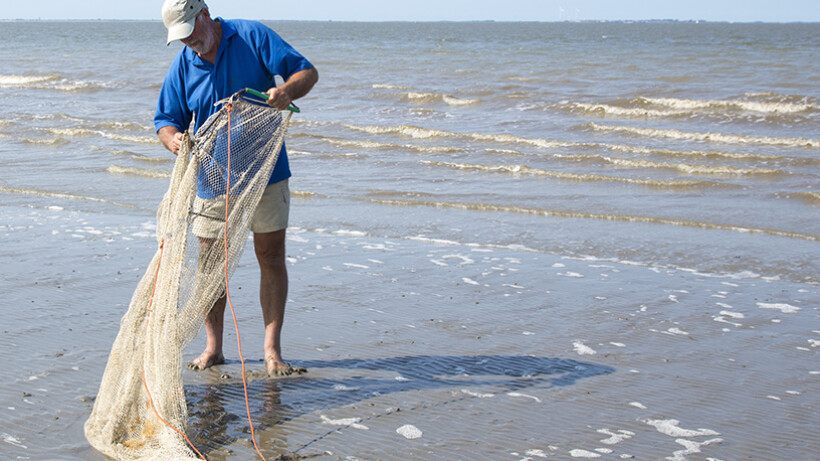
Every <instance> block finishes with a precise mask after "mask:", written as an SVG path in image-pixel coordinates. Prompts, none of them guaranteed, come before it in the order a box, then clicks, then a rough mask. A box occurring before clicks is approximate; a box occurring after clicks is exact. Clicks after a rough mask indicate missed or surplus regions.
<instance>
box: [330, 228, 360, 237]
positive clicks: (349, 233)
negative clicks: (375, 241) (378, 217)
mask: <svg viewBox="0 0 820 461" xmlns="http://www.w3.org/2000/svg"><path fill="white" fill-rule="evenodd" d="M331 233H332V234H333V235H346V236H349V237H366V236H367V232H362V231H354V230H346V229H340V230H336V231H333V232H331Z"/></svg>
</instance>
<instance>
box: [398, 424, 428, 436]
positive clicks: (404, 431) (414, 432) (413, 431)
mask: <svg viewBox="0 0 820 461" xmlns="http://www.w3.org/2000/svg"><path fill="white" fill-rule="evenodd" d="M396 432H397V433H398V434H399V435H401V436H402V437H404V438H405V439H409V440H413V439H418V438H421V436H422V435H423V432H421V431H420V430H419V428H417V427H416V426H413V425H412V424H405V425H404V426H402V427H400V428H398V429H396Z"/></svg>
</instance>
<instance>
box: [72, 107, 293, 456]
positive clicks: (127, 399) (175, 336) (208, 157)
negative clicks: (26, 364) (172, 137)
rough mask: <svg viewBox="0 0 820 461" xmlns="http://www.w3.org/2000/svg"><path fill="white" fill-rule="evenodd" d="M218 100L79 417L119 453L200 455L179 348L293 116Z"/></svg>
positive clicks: (168, 201) (225, 264)
mask: <svg viewBox="0 0 820 461" xmlns="http://www.w3.org/2000/svg"><path fill="white" fill-rule="evenodd" d="M222 102H223V103H225V102H227V104H225V105H224V106H223V107H222V108H221V109H220V110H219V111H218V112H217V113H215V114H214V115H213V116H211V117H210V118H208V120H207V121H206V122H205V123H204V124H203V125H202V127H201V128H200V129H199V130H198V131H197V133H196V136H195V138H194V139H191V138H190V137H189V136H188V134H187V133H186V134H185V135H184V138H183V142H182V147H181V148H180V151H179V154H178V156H177V160H176V164H175V166H174V171H173V173H172V176H171V183H170V186H169V187H168V191H167V192H166V193H165V196H164V197H163V199H162V202H161V203H160V205H159V209H158V210H157V232H156V238H157V243H158V248H157V251H156V254H155V255H154V257H153V258H152V260H151V263H150V265H149V266H148V269H147V270H146V272H145V275H144V276H143V277H142V279H141V281H140V282H139V285H138V286H137V289H136V291H135V292H134V295H133V297H132V298H131V303H130V305H129V307H128V311H127V312H126V313H125V315H124V316H123V318H122V320H121V322H120V331H119V334H118V335H117V338H116V339H115V341H114V344H113V346H112V349H111V354H110V356H109V358H108V364H107V365H106V368H105V372H104V374H103V378H102V383H101V384H100V390H99V393H98V394H97V398H96V400H95V402H94V408H93V410H92V412H91V416H90V418H89V419H88V421H87V422H86V423H85V435H86V438H87V439H88V441H89V442H90V443H91V445H92V446H93V447H94V448H96V449H97V450H99V451H101V452H102V453H104V454H106V455H108V456H111V457H113V458H116V459H119V460H136V459H141V460H143V459H157V460H160V459H161V460H183V459H185V460H189V459H197V456H196V455H195V454H194V452H193V451H192V450H191V448H189V445H188V443H187V442H186V437H185V436H184V434H185V430H186V427H187V420H188V414H187V408H186V403H185V393H184V390H183V383H182V370H183V360H182V350H183V349H184V348H185V346H187V345H188V344H189V343H190V342H191V340H193V339H194V337H196V335H197V334H198V332H199V330H200V329H201V327H202V325H203V323H204V319H205V316H206V315H207V314H208V312H209V311H210V309H211V307H212V306H213V304H214V302H215V301H216V300H217V299H218V298H220V297H221V296H222V295H223V294H224V291H225V281H226V280H228V279H229V278H230V275H231V274H232V273H233V271H234V269H235V268H236V265H237V263H238V262H239V258H240V256H241V253H242V251H243V249H244V248H245V244H246V242H247V240H248V234H249V225H250V221H251V218H252V217H253V213H254V210H255V209H256V206H257V204H258V203H259V200H260V198H261V196H262V193H263V192H264V189H265V187H266V186H267V183H268V180H269V178H270V174H271V171H272V170H273V167H274V165H275V163H276V159H277V158H278V156H279V152H280V150H281V147H282V143H283V140H284V135H285V131H286V130H287V126H288V123H289V121H290V117H291V112H280V111H278V110H276V109H274V108H272V107H270V106H268V105H267V104H264V103H261V102H258V101H256V100H254V99H252V98H249V97H247V95H246V94H244V92H239V93H237V94H235V95H233V96H232V97H231V98H229V99H228V100H225V101H222ZM226 198H227V200H226ZM226 202H227V205H226ZM226 210H227V212H226Z"/></svg>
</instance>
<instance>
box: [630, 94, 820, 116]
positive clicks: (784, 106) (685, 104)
mask: <svg viewBox="0 0 820 461" xmlns="http://www.w3.org/2000/svg"><path fill="white" fill-rule="evenodd" d="M637 102H638V103H644V104H650V105H657V106H665V107H671V108H673V109H683V110H693V109H719V110H726V109H729V110H740V111H746V112H760V113H765V114H794V113H798V112H807V111H812V110H816V109H817V106H815V105H813V104H808V103H790V102H768V101H748V100H714V99H707V100H700V99H679V98H649V97H643V96H642V97H640V98H638V99H637Z"/></svg>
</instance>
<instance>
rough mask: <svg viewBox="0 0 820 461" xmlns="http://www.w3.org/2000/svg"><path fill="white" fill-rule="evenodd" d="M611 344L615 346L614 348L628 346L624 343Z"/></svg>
mask: <svg viewBox="0 0 820 461" xmlns="http://www.w3.org/2000/svg"><path fill="white" fill-rule="evenodd" d="M609 344H611V345H613V346H615V347H626V344H624V343H612V342H611V343H609Z"/></svg>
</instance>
